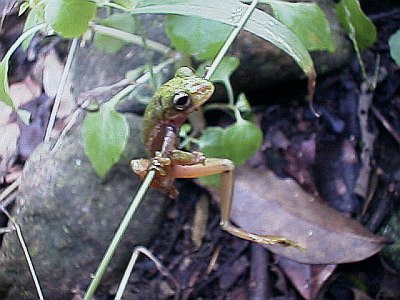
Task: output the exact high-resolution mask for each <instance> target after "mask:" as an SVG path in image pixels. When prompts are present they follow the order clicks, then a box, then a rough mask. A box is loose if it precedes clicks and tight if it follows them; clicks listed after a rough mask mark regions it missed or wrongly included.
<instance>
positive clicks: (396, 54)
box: [389, 30, 400, 66]
mask: <svg viewBox="0 0 400 300" xmlns="http://www.w3.org/2000/svg"><path fill="white" fill-rule="evenodd" d="M389 47H390V55H391V56H392V58H393V60H394V61H395V62H396V64H397V65H398V66H400V30H397V31H396V32H395V33H394V34H393V35H392V36H391V37H390V38H389Z"/></svg>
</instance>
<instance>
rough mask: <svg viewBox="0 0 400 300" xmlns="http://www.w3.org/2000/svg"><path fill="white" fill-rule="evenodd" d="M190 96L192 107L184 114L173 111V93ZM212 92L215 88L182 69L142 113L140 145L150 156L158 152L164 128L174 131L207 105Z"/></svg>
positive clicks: (190, 71) (188, 69) (157, 93)
mask: <svg viewBox="0 0 400 300" xmlns="http://www.w3.org/2000/svg"><path fill="white" fill-rule="evenodd" d="M180 91H182V92H185V93H187V94H188V95H190V97H191V99H192V104H191V106H190V107H189V108H187V109H186V110H184V111H180V110H177V109H175V108H174V105H173V99H174V96H175V94H176V93H178V92H180ZM213 92H214V85H213V84H212V83H211V82H210V81H208V80H205V79H203V78H201V77H199V76H197V75H196V74H194V72H193V71H192V70H191V69H190V68H188V67H181V68H179V69H178V70H177V72H176V74H175V77H174V78H172V79H171V80H169V81H168V82H166V83H165V84H164V85H163V86H162V87H161V88H160V89H159V90H158V91H157V92H156V93H155V94H154V97H153V99H152V100H151V102H150V103H149V105H148V106H147V109H146V111H145V113H144V120H143V142H144V144H145V146H146V148H147V149H148V151H149V154H150V155H151V156H154V153H155V151H160V150H161V147H162V143H163V140H164V137H165V134H166V129H167V127H169V126H170V127H173V128H174V131H175V132H178V131H179V128H180V126H181V125H182V123H183V122H185V121H186V119H187V118H188V116H189V114H190V113H191V112H193V111H194V110H196V109H198V108H199V107H200V106H201V105H202V104H203V103H204V102H206V101H207V100H208V99H209V98H210V97H211V95H212V93H213Z"/></svg>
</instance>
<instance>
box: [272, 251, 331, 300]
mask: <svg viewBox="0 0 400 300" xmlns="http://www.w3.org/2000/svg"><path fill="white" fill-rule="evenodd" d="M277 260H278V265H279V267H280V268H281V269H282V270H283V272H284V273H285V274H286V276H287V277H288V278H289V279H290V281H291V282H292V284H293V285H294V287H295V288H296V290H297V291H298V292H299V293H300V294H301V295H302V296H303V298H304V299H306V300H309V299H316V296H317V294H318V292H319V290H320V289H321V287H322V285H323V284H324V283H325V281H326V280H327V279H328V278H329V277H330V276H331V275H332V273H333V271H335V269H336V265H309V264H302V263H298V262H296V261H294V260H290V259H287V258H284V257H278V258H277Z"/></svg>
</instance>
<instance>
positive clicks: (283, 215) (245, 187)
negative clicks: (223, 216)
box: [231, 167, 386, 264]
mask: <svg viewBox="0 0 400 300" xmlns="http://www.w3.org/2000/svg"><path fill="white" fill-rule="evenodd" d="M231 218H232V220H233V221H234V222H235V223H236V224H237V225H239V226H240V227H242V228H243V229H245V230H247V231H249V232H252V233H256V234H260V235H278V236H283V237H285V238H287V239H289V240H292V241H295V242H297V243H299V244H300V245H301V246H302V247H304V250H299V249H297V248H295V247H285V246H283V245H280V244H275V245H265V247H266V248H268V249H269V250H270V251H272V252H274V253H276V254H278V255H281V256H284V257H287V258H290V259H292V260H295V261H298V262H302V263H309V264H339V263H347V262H354V261H360V260H363V259H365V258H367V257H369V256H371V255H373V254H375V253H377V252H378V251H380V250H381V249H382V247H383V246H384V244H385V242H386V238H384V237H380V236H376V235H374V234H372V233H371V232H370V231H368V230H367V229H366V228H364V227H363V226H362V225H361V224H359V223H358V222H356V221H355V220H353V219H350V218H347V217H346V216H344V215H343V214H341V213H339V212H338V211H336V210H334V209H333V208H330V207H328V206H327V205H324V204H321V203H320V201H319V200H317V198H316V197H314V196H312V195H310V194H308V193H306V192H305V191H304V190H302V189H301V188H300V186H299V185H298V184H297V183H296V182H295V181H294V180H292V179H280V178H278V177H277V176H276V175H274V174H273V173H272V172H270V171H266V170H260V169H250V168H249V167H244V168H241V169H240V170H239V172H238V175H237V178H236V184H235V191H234V200H233V206H232V213H231Z"/></svg>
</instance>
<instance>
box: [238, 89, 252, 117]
mask: <svg viewBox="0 0 400 300" xmlns="http://www.w3.org/2000/svg"><path fill="white" fill-rule="evenodd" d="M236 107H237V109H238V110H239V111H240V112H242V113H247V112H251V106H250V103H249V100H247V97H246V95H245V94H244V93H240V94H239V96H238V100H237V101H236Z"/></svg>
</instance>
